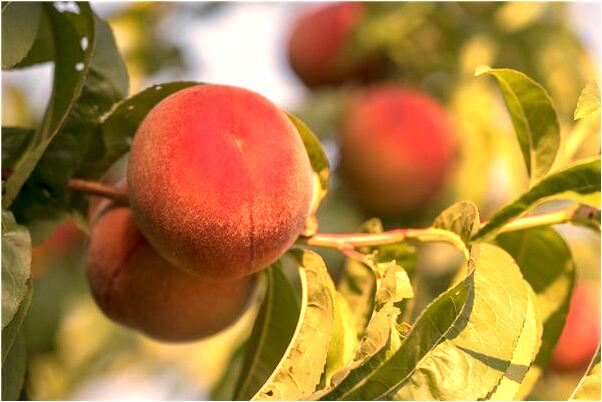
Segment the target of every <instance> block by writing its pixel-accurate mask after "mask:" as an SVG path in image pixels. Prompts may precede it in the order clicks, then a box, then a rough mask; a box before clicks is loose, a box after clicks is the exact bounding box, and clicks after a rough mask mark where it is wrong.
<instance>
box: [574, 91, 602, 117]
mask: <svg viewBox="0 0 602 402" xmlns="http://www.w3.org/2000/svg"><path fill="white" fill-rule="evenodd" d="M598 110H600V87H599V86H598V83H597V82H596V81H590V82H588V83H587V85H586V86H585V88H583V90H582V91H581V95H579V101H578V102H577V108H576V109H575V116H574V118H575V120H577V119H582V118H584V117H587V116H589V115H590V114H592V113H594V112H596V111H598Z"/></svg>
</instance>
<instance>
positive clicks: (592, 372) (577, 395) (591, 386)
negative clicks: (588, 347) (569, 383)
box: [569, 346, 600, 401]
mask: <svg viewBox="0 0 602 402" xmlns="http://www.w3.org/2000/svg"><path fill="white" fill-rule="evenodd" d="M569 400H570V401H599V400H600V346H598V351H597V352H596V355H595V356H594V358H593V359H592V362H591V363H590V365H589V368H588V369H587V373H586V374H585V376H584V377H583V378H582V379H581V381H579V384H578V385H577V388H575V391H573V394H572V395H571V396H570V398H569Z"/></svg>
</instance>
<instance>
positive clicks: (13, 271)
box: [2, 210, 31, 329]
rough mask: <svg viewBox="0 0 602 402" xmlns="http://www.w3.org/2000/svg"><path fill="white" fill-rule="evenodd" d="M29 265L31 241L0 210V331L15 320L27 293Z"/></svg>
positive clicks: (19, 226)
mask: <svg viewBox="0 0 602 402" xmlns="http://www.w3.org/2000/svg"><path fill="white" fill-rule="evenodd" d="M30 264H31V239H30V237H29V232H28V231H27V229H26V228H25V227H23V226H21V225H17V223H16V222H15V218H14V217H13V215H12V213H10V212H9V211H4V210H3V211H2V328H3V329H4V328H5V327H6V326H7V325H8V323H10V322H11V320H12V319H13V318H14V317H15V314H16V313H17V310H18V309H19V305H20V304H21V302H22V301H23V299H24V298H25V295H26V294H27V289H28V287H29V282H30V279H31V273H30Z"/></svg>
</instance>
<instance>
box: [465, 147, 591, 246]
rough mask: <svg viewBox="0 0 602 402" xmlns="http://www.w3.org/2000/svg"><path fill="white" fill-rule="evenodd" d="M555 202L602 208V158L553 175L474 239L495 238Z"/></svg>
mask: <svg viewBox="0 0 602 402" xmlns="http://www.w3.org/2000/svg"><path fill="white" fill-rule="evenodd" d="M551 200H573V201H577V202H580V203H583V204H587V205H591V206H594V207H596V208H600V158H599V157H597V158H593V159H588V160H586V161H582V162H579V163H576V164H574V165H572V166H569V167H567V168H565V169H562V170H559V171H557V172H555V173H553V174H550V175H549V176H547V177H546V178H544V179H543V180H541V181H540V182H539V183H537V184H535V185H534V186H533V187H532V188H531V189H530V190H529V191H527V192H526V193H525V194H523V195H522V196H520V197H519V198H518V199H517V200H515V201H513V202H511V203H510V204H508V205H506V206H505V207H503V208H502V209H501V210H500V211H498V212H497V213H496V214H495V215H494V216H493V217H492V218H491V219H490V220H489V222H487V224H486V225H485V226H483V227H482V228H481V230H480V231H479V232H478V233H477V234H476V235H475V236H474V237H473V240H484V239H487V238H490V237H492V236H493V235H495V233H496V232H498V231H499V230H500V229H501V228H502V227H504V225H506V224H507V223H509V222H510V221H512V220H513V219H514V218H517V217H519V216H520V215H522V214H524V213H525V212H528V211H529V210H530V209H532V208H534V207H535V206H537V205H539V204H541V203H543V202H546V201H551Z"/></svg>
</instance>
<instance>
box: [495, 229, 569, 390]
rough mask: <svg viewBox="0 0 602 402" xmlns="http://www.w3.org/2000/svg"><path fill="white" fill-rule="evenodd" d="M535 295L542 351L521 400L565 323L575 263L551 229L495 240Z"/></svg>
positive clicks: (529, 374) (545, 360) (519, 232)
mask: <svg viewBox="0 0 602 402" xmlns="http://www.w3.org/2000/svg"><path fill="white" fill-rule="evenodd" d="M496 243H497V244H498V245H500V246H501V247H502V248H503V249H504V250H506V251H507V252H508V253H509V254H510V255H512V257H513V258H514V260H515V261H516V263H517V264H518V266H519V267H520V269H521V272H522V274H523V277H524V278H525V280H526V281H527V282H528V283H529V284H530V285H531V287H532V288H533V291H534V292H535V295H536V296H535V305H536V307H537V310H538V312H539V316H540V317H541V321H542V323H543V333H542V341H541V348H540V349H539V353H538V354H537V356H536V358H535V360H534V362H533V365H532V366H531V367H530V368H529V372H528V373H527V378H526V380H525V381H524V385H523V386H522V387H521V389H520V391H519V395H518V397H519V398H520V399H524V398H526V397H527V395H528V393H529V392H530V388H531V386H532V385H533V384H534V383H535V382H536V380H537V379H538V378H539V376H540V375H541V374H542V372H543V369H544V368H545V367H546V366H547V364H548V361H549V360H550V357H551V355H552V350H553V349H554V346H555V345H556V342H558V338H560V334H561V333H562V329H563V328H564V324H565V322H566V316H567V314H568V310H569V305H570V301H571V295H572V289H573V285H574V282H575V263H574V262H573V258H572V255H571V250H570V249H569V247H568V245H567V244H566V242H565V241H564V239H563V238H562V237H561V236H560V235H559V234H558V233H557V232H556V231H555V230H554V229H553V228H550V227H541V228H533V229H527V230H521V231H515V232H509V233H502V234H500V235H498V236H497V238H496Z"/></svg>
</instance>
